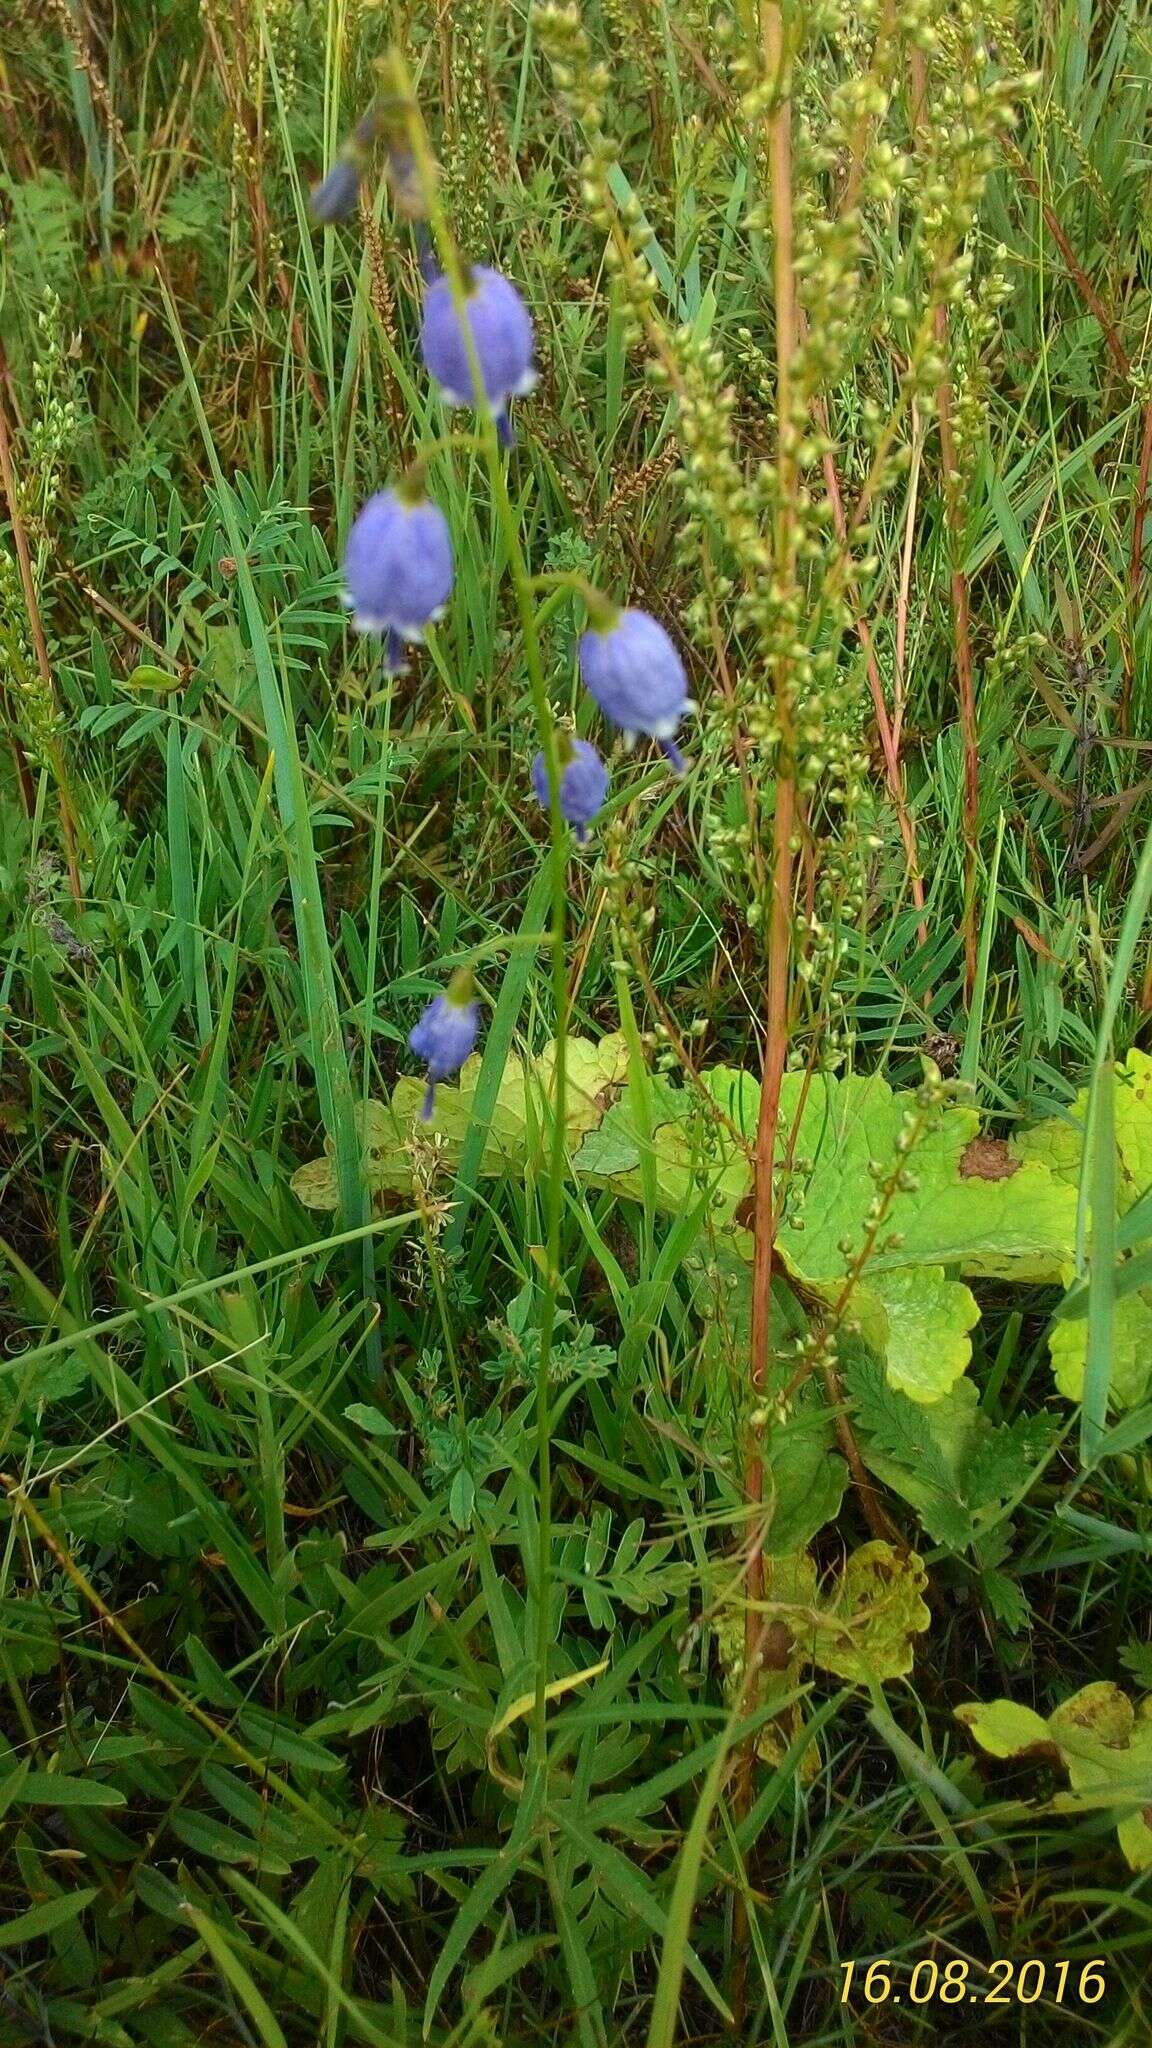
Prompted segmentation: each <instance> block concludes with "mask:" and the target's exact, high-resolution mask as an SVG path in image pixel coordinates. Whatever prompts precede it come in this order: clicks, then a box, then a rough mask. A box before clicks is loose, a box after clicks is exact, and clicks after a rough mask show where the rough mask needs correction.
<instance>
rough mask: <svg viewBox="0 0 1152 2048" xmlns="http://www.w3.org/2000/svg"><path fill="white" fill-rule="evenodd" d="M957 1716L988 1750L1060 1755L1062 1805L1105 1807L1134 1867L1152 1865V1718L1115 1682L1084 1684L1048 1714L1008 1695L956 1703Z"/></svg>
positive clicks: (1069, 1810)
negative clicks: (1064, 1778)
mask: <svg viewBox="0 0 1152 2048" xmlns="http://www.w3.org/2000/svg"><path fill="white" fill-rule="evenodd" d="M957 1719H958V1720H960V1721H962V1722H963V1723H964V1726H965V1727H966V1728H968V1729H969V1731H970V1732H971V1734H972V1735H973V1736H974V1738H975V1740H976V1741H977V1742H978V1743H979V1744H980V1746H981V1748H982V1749H986V1750H987V1751H988V1753H989V1755H991V1756H996V1757H1015V1756H1027V1755H1029V1754H1030V1753H1040V1754H1045V1753H1047V1754H1049V1755H1054V1756H1057V1757H1058V1758H1059V1761H1060V1762H1061V1764H1062V1765H1063V1766H1064V1769H1065V1770H1066V1771H1067V1773H1068V1778H1069V1782H1070V1784H1071V1786H1072V1794H1071V1795H1068V1794H1062V1795H1060V1797H1059V1798H1058V1800H1057V1801H1056V1802H1055V1803H1056V1804H1057V1806H1058V1807H1059V1810H1060V1811H1062V1812H1064V1813H1076V1812H1090V1811H1093V1810H1095V1809H1098V1808H1101V1807H1104V1808H1106V1809H1110V1810H1111V1811H1112V1813H1113V1815H1114V1817H1115V1819H1116V1834H1117V1839H1118V1840H1119V1843H1120V1847H1121V1849H1122V1850H1123V1852H1124V1855H1125V1856H1126V1858H1127V1860H1128V1862H1129V1864H1130V1866H1131V1868H1132V1869H1133V1870H1149V1869H1152V1719H1150V1718H1149V1717H1148V1715H1147V1714H1146V1713H1141V1714H1140V1715H1139V1716H1138V1715H1137V1714H1136V1712H1135V1711H1134V1709H1133V1706H1132V1702H1131V1700H1130V1699H1129V1698H1128V1697H1127V1695H1126V1694H1125V1693H1122V1692H1121V1691H1120V1688H1119V1686H1116V1685H1113V1684H1112V1683H1111V1682H1110V1681H1108V1680H1101V1681H1099V1682H1097V1683H1096V1684H1094V1685H1086V1686H1084V1687H1083V1688H1082V1689H1081V1691H1079V1692H1077V1693H1073V1695H1072V1697H1071V1698H1070V1699H1066V1700H1064V1701H1063V1702H1062V1703H1061V1705H1060V1706H1058V1707H1057V1708H1056V1710H1055V1712H1054V1713H1052V1714H1049V1716H1048V1719H1047V1720H1046V1721H1045V1720H1044V1719H1042V1717H1041V1716H1040V1715H1039V1714H1035V1713H1033V1712H1032V1710H1031V1708H1030V1707H1020V1706H1017V1705H1015V1703H1014V1702H1013V1701H1011V1700H993V1701H991V1702H990V1704H989V1705H987V1706H980V1705H978V1704H976V1703H973V1704H972V1705H970V1706H964V1707H959V1708H958V1709H957Z"/></svg>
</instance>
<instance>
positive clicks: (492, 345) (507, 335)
mask: <svg viewBox="0 0 1152 2048" xmlns="http://www.w3.org/2000/svg"><path fill="white" fill-rule="evenodd" d="M468 326H469V328H470V329H471V333H472V343H473V347H474V348H475V351H476V363H477V367H478V369H479V371H480V381H481V383H482V385H483V387H484V397H485V398H486V399H487V401H488V404H489V406H490V407H491V410H492V414H493V417H494V418H495V420H496V423H497V426H498V427H499V429H500V431H501V437H502V438H503V439H505V440H509V439H511V429H510V427H509V425H508V401H509V399H510V398H520V397H523V396H524V394H525V393H526V392H529V391H531V389H532V387H533V385H534V384H535V382H536V372H535V370H534V369H533V367H532V347H533V336H532V321H531V319H530V317H529V313H528V308H527V306H526V305H525V304H524V301H523V299H522V298H521V297H520V294H519V292H518V291H517V290H516V287H515V285H513V284H509V282H508V279H507V278H506V277H501V275H500V272H499V271H498V270H489V269H487V268H485V267H484V265H482V264H481V265H478V266H477V268H476V269H474V270H473V271H472V272H471V283H470V285H469V290H468ZM420 351H421V354H422V355H423V357H424V362H425V366H426V368H427V370H428V373H429V375H430V376H431V378H432V380H433V382H434V383H436V384H437V385H439V387H440V396H441V397H442V398H443V399H445V400H446V401H447V403H448V404H449V405H474V404H476V403H477V396H478V394H477V391H476V387H475V384H474V382H473V377H472V366H471V364H470V363H469V361H468V350H467V346H466V343H465V339H464V329H463V326H462V324H461V322H460V320H459V318H458V317H457V313H456V307H455V305H454V304H453V300H452V287H451V285H450V284H449V282H448V279H447V278H446V277H438V278H437V279H436V281H435V283H434V284H431V285H429V287H428V290H427V292H426V293H425V296H424V319H423V323H422V325H421V329H420Z"/></svg>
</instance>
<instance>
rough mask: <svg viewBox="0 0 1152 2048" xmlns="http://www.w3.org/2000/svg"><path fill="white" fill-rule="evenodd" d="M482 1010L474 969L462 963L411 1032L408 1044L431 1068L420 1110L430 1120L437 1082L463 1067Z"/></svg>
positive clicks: (472, 1044) (478, 1026)
mask: <svg viewBox="0 0 1152 2048" xmlns="http://www.w3.org/2000/svg"><path fill="white" fill-rule="evenodd" d="M479 1028H480V1018H479V1012H478V1011H477V1008H476V1004H475V1002H474V1001H473V997H472V970H471V968H469V967H461V968H459V969H458V971H457V972H456V973H455V974H454V975H453V976H452V979H451V981H450V982H449V983H448V986H447V988H446V989H445V991H444V994H443V995H442V996H434V997H433V999H432V1001H431V1002H430V1003H429V1005H428V1008H427V1009H426V1010H425V1012H424V1015H423V1016H422V1017H421V1019H420V1022H419V1023H418V1024H417V1026H416V1028H415V1030H414V1031H412V1032H411V1033H410V1035H409V1039H408V1044H409V1047H410V1048H411V1050H412V1051H413V1052H414V1053H415V1055H416V1057H417V1059H418V1060H423V1061H424V1062H425V1064H426V1065H427V1068H428V1087H427V1090H426V1091H425V1095H424V1107H423V1109H422V1110H421V1112H420V1114H421V1116H422V1118H423V1120H424V1122H425V1123H430V1122H431V1119H432V1111H433V1109H434V1108H435V1104H436V1083H437V1081H446V1080H447V1079H448V1076H449V1074H454V1073H455V1072H456V1069H457V1067H462V1066H463V1064H464V1062H465V1060H466V1059H467V1057H468V1055H469V1053H470V1052H471V1050H472V1048H473V1046H474V1045H475V1043H476V1033H477V1031H478V1030H479Z"/></svg>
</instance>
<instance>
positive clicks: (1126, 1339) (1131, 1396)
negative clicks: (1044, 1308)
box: [1048, 1288, 1152, 1408]
mask: <svg viewBox="0 0 1152 2048" xmlns="http://www.w3.org/2000/svg"><path fill="white" fill-rule="evenodd" d="M1112 1314H1113V1321H1112V1378H1111V1394H1112V1398H1113V1400H1114V1401H1118V1402H1119V1403H1120V1405H1121V1407H1124V1408H1132V1407H1134V1406H1135V1405H1136V1403H1137V1402H1138V1401H1142V1400H1143V1399H1144V1397H1145V1395H1146V1394H1147V1392H1148V1388H1149V1383H1150V1382H1152V1290H1149V1289H1147V1288H1142V1289H1141V1290H1140V1291H1139V1292H1138V1293H1134V1294H1122V1295H1121V1296H1120V1299H1119V1300H1118V1301H1117V1302H1116V1303H1115V1306H1114V1308H1113V1312H1112ZM1087 1348H1088V1325H1087V1323H1086V1322H1085V1321H1084V1320H1083V1318H1080V1319H1078V1320H1069V1321H1067V1322H1059V1323H1053V1325H1052V1328H1051V1330H1050V1332H1049V1334H1048V1350H1049V1354H1050V1356H1051V1359H1052V1370H1053V1373H1054V1374H1055V1377H1056V1385H1057V1386H1058V1387H1059V1389H1060V1392H1061V1393H1062V1394H1066V1395H1067V1397H1068V1399H1069V1400H1070V1401H1078V1400H1079V1399H1080V1397H1081V1395H1082V1394H1083V1392H1084V1360H1085V1356H1086V1354H1087Z"/></svg>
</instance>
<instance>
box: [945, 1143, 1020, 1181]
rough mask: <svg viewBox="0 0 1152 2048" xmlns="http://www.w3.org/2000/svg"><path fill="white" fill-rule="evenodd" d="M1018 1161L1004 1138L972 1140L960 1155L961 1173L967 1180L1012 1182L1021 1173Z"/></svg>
mask: <svg viewBox="0 0 1152 2048" xmlns="http://www.w3.org/2000/svg"><path fill="white" fill-rule="evenodd" d="M1020 1166H1021V1161H1020V1160H1019V1159H1016V1158H1015V1157H1014V1156H1013V1154H1012V1153H1011V1152H1010V1151H1009V1149H1008V1146H1007V1145H1006V1144H1005V1143H1004V1140H1003V1138H972V1139H971V1140H970V1141H969V1143H968V1144H967V1145H965V1147H964V1150H963V1152H962V1153H961V1154H960V1172H961V1175H962V1177H963V1178H964V1179H965V1180H1011V1178H1012V1175H1013V1174H1014V1173H1019V1171H1020Z"/></svg>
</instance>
